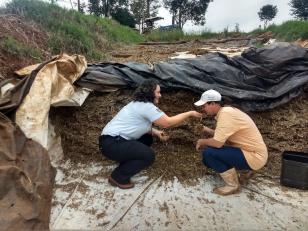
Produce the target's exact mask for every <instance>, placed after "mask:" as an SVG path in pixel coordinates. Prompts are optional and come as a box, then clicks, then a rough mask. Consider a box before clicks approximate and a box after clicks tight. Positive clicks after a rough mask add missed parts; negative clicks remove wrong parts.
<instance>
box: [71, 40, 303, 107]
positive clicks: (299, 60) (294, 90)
mask: <svg viewBox="0 0 308 231" xmlns="http://www.w3.org/2000/svg"><path fill="white" fill-rule="evenodd" d="M148 78H155V79H157V80H158V81H159V82H160V85H161V86H162V87H163V88H165V89H187V90H191V91H193V92H196V93H199V94H201V93H202V92H204V91H205V90H208V89H215V90H218V91H219V92H220V93H221V94H222V95H223V96H227V97H229V98H231V99H232V100H233V101H234V103H236V104H238V105H240V106H241V107H243V108H245V109H247V110H251V111H256V110H266V109H271V108H274V107H276V106H278V105H281V104H284V103H286V102H288V101H290V100H291V99H292V98H294V97H296V96H298V95H300V94H301V93H302V92H303V90H304V88H305V87H306V86H307V83H308V50H307V49H305V48H302V47H300V46H297V45H294V44H290V43H274V44H272V45H270V46H267V47H264V48H249V49H247V50H246V51H244V52H243V53H242V54H241V56H235V57H232V58H231V57H227V56H226V55H224V54H221V53H218V52H217V53H208V54H206V55H204V56H201V57H198V58H195V59H173V60H170V61H169V62H161V63H158V64H155V65H154V67H153V68H151V67H150V66H148V65H146V64H141V63H126V64H119V63H100V64H91V65H88V68H87V70H86V72H85V73H84V75H83V76H82V77H81V78H80V79H79V80H78V81H77V84H78V85H80V86H82V87H87V88H91V89H94V90H97V91H103V92H104V91H105V92H106V91H111V90H114V89H117V88H123V87H132V88H135V87H137V86H138V85H139V84H140V83H141V82H142V81H143V80H144V79H148Z"/></svg>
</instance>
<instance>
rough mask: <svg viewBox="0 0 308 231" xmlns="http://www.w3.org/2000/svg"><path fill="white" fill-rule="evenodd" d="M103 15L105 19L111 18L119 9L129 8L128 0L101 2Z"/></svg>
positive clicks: (104, 0) (102, 0)
mask: <svg viewBox="0 0 308 231" xmlns="http://www.w3.org/2000/svg"><path fill="white" fill-rule="evenodd" d="M101 2H102V13H103V15H104V16H105V17H110V16H111V15H112V14H114V13H115V11H117V9H119V8H122V7H127V6H128V0H101Z"/></svg>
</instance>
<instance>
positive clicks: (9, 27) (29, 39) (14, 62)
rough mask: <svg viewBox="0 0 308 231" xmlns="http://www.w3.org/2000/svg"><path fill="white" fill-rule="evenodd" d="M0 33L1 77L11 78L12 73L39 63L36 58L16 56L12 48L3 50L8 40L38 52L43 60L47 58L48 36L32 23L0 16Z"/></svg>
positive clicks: (17, 18) (13, 17) (12, 16)
mask: <svg viewBox="0 0 308 231" xmlns="http://www.w3.org/2000/svg"><path fill="white" fill-rule="evenodd" d="M0 31H1V35H0V74H1V75H2V76H3V77H6V78H7V77H11V76H12V75H13V72H14V71H16V70H18V69H20V68H22V67H25V66H28V65H31V64H34V63H37V62H38V61H39V60H38V59H37V57H25V56H22V55H20V54H18V51H16V50H14V47H9V48H6V49H4V48H3V46H4V45H3V43H4V41H5V40H6V39H8V38H11V39H14V40H15V41H17V42H18V43H20V44H23V45H24V46H27V47H29V48H31V49H37V50H39V51H40V52H42V55H43V57H42V58H44V59H47V57H49V55H50V54H49V52H48V47H47V40H48V35H47V34H46V33H45V32H44V30H42V28H40V27H39V26H38V25H36V24H35V23H34V22H32V23H29V22H26V21H25V19H24V18H22V17H20V16H17V15H0ZM8 50H10V52H8Z"/></svg>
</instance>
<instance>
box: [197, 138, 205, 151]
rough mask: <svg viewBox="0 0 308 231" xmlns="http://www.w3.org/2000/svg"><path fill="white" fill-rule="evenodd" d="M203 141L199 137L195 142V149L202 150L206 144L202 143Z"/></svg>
mask: <svg viewBox="0 0 308 231" xmlns="http://www.w3.org/2000/svg"><path fill="white" fill-rule="evenodd" d="M204 141H205V139H199V140H197V144H196V150H197V151H200V150H202V149H203V148H204V147H205V146H206V144H205V143H204Z"/></svg>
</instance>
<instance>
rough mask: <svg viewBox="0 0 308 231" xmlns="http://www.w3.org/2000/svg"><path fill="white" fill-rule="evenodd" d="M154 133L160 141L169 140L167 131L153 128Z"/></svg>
mask: <svg viewBox="0 0 308 231" xmlns="http://www.w3.org/2000/svg"><path fill="white" fill-rule="evenodd" d="M152 135H155V136H157V137H158V138H159V140H160V141H167V140H169V138H170V137H169V136H168V134H167V133H165V132H164V131H160V130H157V129H156V128H152Z"/></svg>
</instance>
